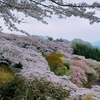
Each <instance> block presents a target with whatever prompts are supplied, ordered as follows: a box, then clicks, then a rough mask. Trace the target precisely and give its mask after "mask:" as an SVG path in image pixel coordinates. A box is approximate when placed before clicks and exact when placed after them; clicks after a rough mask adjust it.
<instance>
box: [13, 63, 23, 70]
mask: <svg viewBox="0 0 100 100" xmlns="http://www.w3.org/2000/svg"><path fill="white" fill-rule="evenodd" d="M12 67H14V68H21V69H22V64H21V63H18V64H17V63H16V64H15V65H13V66H12Z"/></svg>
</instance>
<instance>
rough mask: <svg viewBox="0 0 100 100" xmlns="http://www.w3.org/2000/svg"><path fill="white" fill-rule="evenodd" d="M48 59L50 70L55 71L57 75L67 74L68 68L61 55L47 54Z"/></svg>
mask: <svg viewBox="0 0 100 100" xmlns="http://www.w3.org/2000/svg"><path fill="white" fill-rule="evenodd" d="M46 60H47V61H48V65H49V66H50V70H51V71H53V72H54V73H55V74H56V75H58V76H59V75H61V76H62V75H66V72H67V68H66V67H65V66H64V64H63V61H62V60H61V58H60V57H57V56H55V55H47V56H46Z"/></svg>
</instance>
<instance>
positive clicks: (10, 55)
mask: <svg viewBox="0 0 100 100" xmlns="http://www.w3.org/2000/svg"><path fill="white" fill-rule="evenodd" d="M30 38H32V39H33V37H25V36H18V35H9V34H1V33H0V60H2V59H3V60H4V61H7V59H8V61H10V62H11V64H16V63H19V62H20V63H21V64H22V66H23V67H22V69H21V71H20V72H18V73H19V74H21V75H22V76H25V77H26V78H28V79H34V77H37V78H45V79H46V80H48V81H49V82H52V83H54V84H55V83H57V84H60V85H61V86H62V87H63V88H65V89H67V90H70V97H71V98H72V99H74V98H76V99H77V100H79V98H80V97H81V98H84V96H87V94H94V95H95V96H94V100H100V87H99V86H93V87H92V88H91V89H86V88H78V87H77V86H76V85H75V84H73V83H72V82H71V81H69V79H70V77H69V76H65V75H64V76H56V75H55V74H54V73H53V72H51V71H50V69H49V66H48V63H47V62H46V60H45V58H44V57H42V55H41V53H39V52H37V51H35V50H33V49H31V48H23V47H21V45H20V44H19V45H20V46H18V44H17V43H16V40H17V41H28V40H30ZM38 41H39V40H38ZM38 41H37V42H38ZM34 42H35V41H34ZM28 43H29V42H28ZM30 43H31V40H30ZM32 43H33V42H32ZM52 43H53V42H52ZM41 44H42V43H41ZM62 45H63V47H64V45H65V44H62ZM65 100H68V99H65ZM83 100H84V99H83Z"/></svg>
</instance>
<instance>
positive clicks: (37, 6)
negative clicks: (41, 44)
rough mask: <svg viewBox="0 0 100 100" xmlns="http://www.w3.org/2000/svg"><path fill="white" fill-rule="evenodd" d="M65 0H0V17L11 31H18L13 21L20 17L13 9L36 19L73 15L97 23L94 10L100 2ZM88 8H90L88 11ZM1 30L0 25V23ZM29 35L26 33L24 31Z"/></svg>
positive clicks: (17, 20) (99, 19)
mask: <svg viewBox="0 0 100 100" xmlns="http://www.w3.org/2000/svg"><path fill="white" fill-rule="evenodd" d="M65 1H66V0H0V18H3V20H4V24H5V26H7V27H8V29H10V30H11V31H13V30H15V31H20V32H23V33H26V32H24V31H23V30H20V29H18V28H17V27H16V26H15V23H20V22H21V21H22V19H20V18H19V17H18V16H17V15H16V14H14V11H17V12H21V13H23V14H24V15H25V16H26V17H28V16H30V17H33V18H35V19H37V20H38V21H42V22H43V23H45V24H47V22H46V21H45V20H44V18H45V17H49V18H51V16H52V15H57V16H58V18H66V17H71V16H72V15H73V16H75V17H80V18H86V19H88V20H89V21H90V24H93V23H94V22H97V23H99V22H100V18H99V17H98V16H97V15H96V13H95V11H96V10H98V11H100V3H98V2H94V3H93V4H91V5H89V4H87V3H85V2H83V3H78V4H77V3H68V2H65ZM88 9H90V10H89V11H88ZM0 29H1V30H2V29H3V28H2V25H0ZM26 34H27V35H29V34H28V33H26Z"/></svg>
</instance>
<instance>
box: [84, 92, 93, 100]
mask: <svg viewBox="0 0 100 100" xmlns="http://www.w3.org/2000/svg"><path fill="white" fill-rule="evenodd" d="M93 96H94V94H93V93H90V94H88V95H87V96H86V97H85V100H93Z"/></svg>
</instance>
